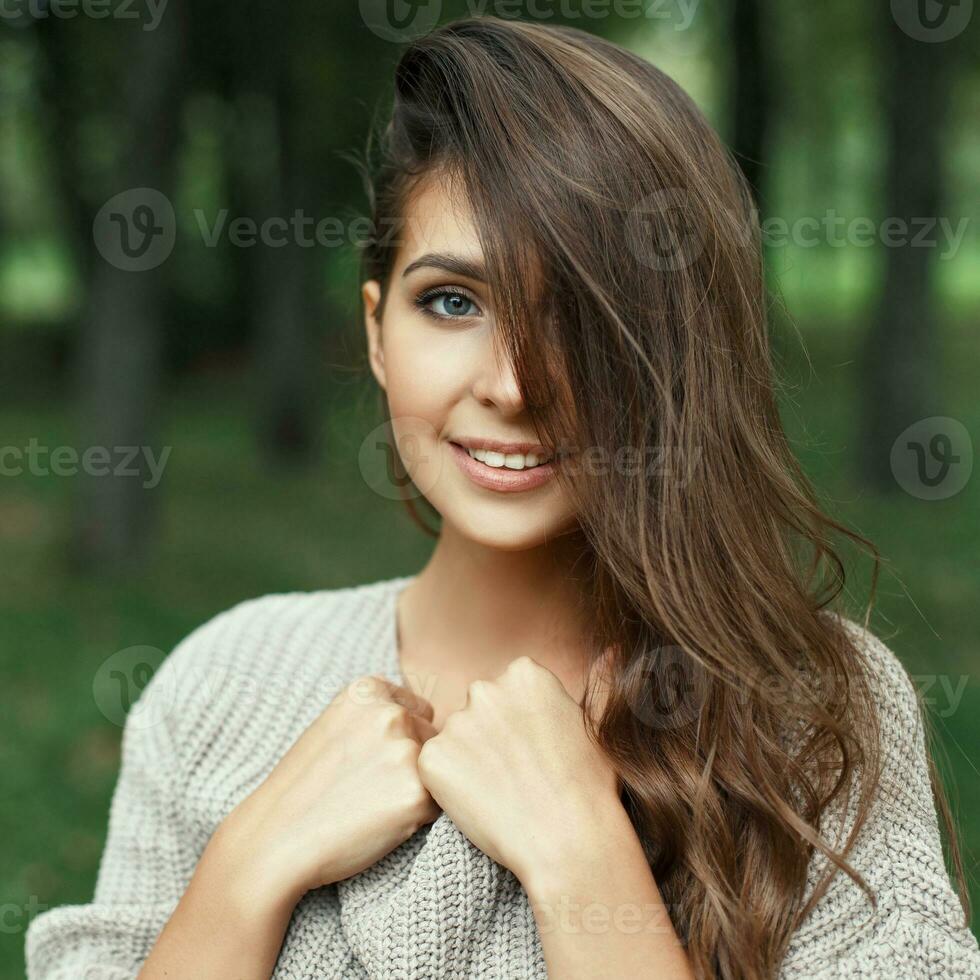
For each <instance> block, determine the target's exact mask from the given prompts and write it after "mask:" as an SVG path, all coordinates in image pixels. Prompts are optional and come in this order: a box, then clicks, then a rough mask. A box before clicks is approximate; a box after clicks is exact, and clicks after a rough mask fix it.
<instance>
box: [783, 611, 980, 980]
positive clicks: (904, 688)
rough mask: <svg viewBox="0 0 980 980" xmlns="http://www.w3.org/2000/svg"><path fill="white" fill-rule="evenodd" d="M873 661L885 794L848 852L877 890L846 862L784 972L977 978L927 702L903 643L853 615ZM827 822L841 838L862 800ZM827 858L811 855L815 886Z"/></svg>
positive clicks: (795, 942) (794, 943)
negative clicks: (932, 761)
mask: <svg viewBox="0 0 980 980" xmlns="http://www.w3.org/2000/svg"><path fill="white" fill-rule="evenodd" d="M844 624H845V627H846V629H847V630H848V632H849V634H850V635H851V636H852V638H853V639H854V640H855V642H856V646H857V647H858V649H859V651H861V652H862V653H863V654H864V656H865V657H866V659H867V662H868V665H869V668H870V670H869V683H868V688H869V691H870V694H871V696H872V697H873V698H874V700H875V703H876V705H877V708H878V712H879V716H880V719H881V740H882V776H881V783H880V788H879V793H878V796H877V798H876V800H875V802H874V804H873V805H872V810H871V812H870V814H869V816H868V818H867V821H866V823H865V824H864V826H863V828H862V830H861V832H860V833H859V834H858V837H857V839H856V841H855V843H854V847H853V850H852V852H851V853H850V855H849V861H850V863H851V865H852V866H853V867H854V869H855V870H856V871H858V872H859V873H860V874H861V875H862V876H863V877H864V879H865V881H866V882H867V883H868V885H869V886H870V887H871V889H872V890H873V891H874V893H875V894H876V896H877V902H878V907H877V909H876V910H872V908H871V905H870V902H869V901H868V899H867V897H866V896H865V894H864V892H863V891H862V890H861V889H860V888H859V886H858V885H857V884H855V883H854V882H853V880H852V879H851V878H850V877H849V876H848V875H846V874H845V873H844V872H840V871H839V872H838V873H837V874H836V876H835V877H834V879H833V881H832V883H831V885H830V887H829V888H828V889H827V891H826V892H825V893H824V895H823V896H822V898H821V899H820V900H819V902H818V903H817V905H816V906H815V908H814V909H813V910H812V912H811V914H810V915H809V916H808V917H807V919H806V920H805V921H804V923H803V924H802V925H801V927H800V928H799V929H798V930H797V932H796V933H795V934H794V935H793V937H792V939H791V941H790V946H789V949H788V952H787V955H786V957H785V958H784V961H783V965H782V967H781V970H780V974H779V976H780V978H781V980H802V978H804V977H805V978H807V980H831V978H839V977H860V978H869V980H870V978H876V980H877V978H880V977H902V978H909V980H912V978H916V980H918V978H926V977H928V978H937V980H961V978H962V980H976V978H978V977H980V951H978V947H977V940H976V938H975V937H974V935H973V934H972V933H971V931H970V930H969V928H968V926H967V924H966V921H965V916H964V912H963V909H962V907H961V905H960V902H959V899H958V898H957V895H956V893H955V891H954V889H953V887H952V884H951V882H950V878H949V874H948V872H947V870H946V865H945V862H944V858H943V851H942V844H941V838H940V833H939V820H938V815H937V811H936V806H935V802H934V800H933V796H932V789H931V785H930V781H929V769H928V757H927V754H926V752H927V748H926V740H925V730H924V725H923V715H922V709H921V708H920V705H919V700H918V695H917V693H916V690H915V688H914V686H913V684H912V680H911V678H910V677H909V675H908V674H907V673H906V671H905V668H904V667H903V666H902V665H901V663H900V662H899V661H898V659H897V658H896V657H895V655H894V653H892V652H891V650H889V649H888V647H887V646H885V644H884V643H882V642H881V640H879V639H878V638H877V637H875V636H874V635H873V634H872V633H870V632H869V631H867V630H865V629H863V628H862V627H860V626H858V625H857V624H855V623H853V622H850V621H848V620H845V621H844ZM828 817H829V819H828V820H827V821H826V822H825V823H824V825H823V828H822V829H823V830H824V834H825V836H827V837H828V838H829V839H830V841H831V842H835V841H836V842H837V843H839V844H842V843H843V842H844V840H846V837H847V834H848V832H849V831H850V829H851V827H853V821H854V818H855V812H854V808H853V807H850V808H848V810H847V811H844V812H842V810H841V808H838V809H837V811H836V812H832V813H830V814H829V815H828ZM825 868H826V859H825V858H823V856H822V855H817V857H815V859H814V861H813V862H812V864H811V869H810V875H809V885H808V893H807V894H808V895H809V893H810V889H812V887H813V885H814V883H815V881H816V879H817V877H818V876H819V873H822V872H823V870H824V869H825Z"/></svg>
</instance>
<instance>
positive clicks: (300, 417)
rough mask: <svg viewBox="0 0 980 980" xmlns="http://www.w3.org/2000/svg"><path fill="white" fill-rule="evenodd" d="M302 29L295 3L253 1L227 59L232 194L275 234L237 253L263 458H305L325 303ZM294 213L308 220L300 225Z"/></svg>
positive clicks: (312, 441) (313, 430)
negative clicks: (233, 115)
mask: <svg viewBox="0 0 980 980" xmlns="http://www.w3.org/2000/svg"><path fill="white" fill-rule="evenodd" d="M308 31H309V24H308V19H307V18H306V17H305V16H304V14H303V11H302V10H299V9H295V8H284V7H283V6H282V5H280V4H277V3H275V2H273V0H256V2H255V3H254V5H253V6H252V7H251V8H250V15H249V20H248V23H247V24H244V25H241V35H240V39H241V46H240V51H239V55H240V56H239V58H237V59H236V61H235V64H234V67H233V71H235V72H236V74H237V77H238V84H239V91H240V92H241V93H242V94H241V96H240V97H239V100H238V108H239V116H240V120H239V125H238V126H237V127H236V128H237V133H238V139H239V140H240V141H241V142H240V144H239V145H238V147H237V150H236V152H235V153H234V158H233V159H232V160H230V161H229V175H230V178H231V181H232V184H233V187H234V194H235V196H236V197H237V198H238V199H240V200H241V201H242V203H243V204H244V205H245V208H246V213H247V214H249V215H250V216H252V217H254V218H255V220H256V221H257V222H258V223H259V226H260V228H261V226H262V224H263V223H264V222H265V221H267V220H268V219H270V218H274V219H276V221H277V222H278V227H277V228H276V229H275V230H274V235H275V239H276V241H279V240H280V239H281V240H282V243H281V244H274V243H273V242H271V241H262V239H261V238H260V240H259V244H257V245H256V246H255V247H253V248H250V249H248V250H247V252H246V253H245V254H244V255H242V256H240V257H239V258H240V261H242V262H243V263H244V265H245V267H246V268H247V270H248V286H249V292H250V295H251V301H250V303H249V317H250V319H251V326H250V331H249V332H250V335H251V338H252V350H253V358H252V361H253V365H254V371H255V375H254V389H255V430H256V438H257V442H258V445H259V448H260V451H261V452H262V454H263V456H264V457H265V458H266V459H267V460H269V461H270V462H286V463H304V462H307V461H308V460H309V459H311V458H312V456H313V454H314V451H315V448H316V442H317V425H316V420H317V415H318V413H317V411H316V397H315V393H316V377H317V376H316V371H315V366H316V343H315V337H316V327H317V326H318V324H319V323H320V320H321V318H322V316H323V311H322V309H321V306H322V303H321V301H320V298H319V296H318V290H317V278H316V277H317V271H318V269H320V268H321V267H322V248H321V246H319V245H317V244H315V241H314V227H313V225H314V224H315V221H316V220H318V218H319V217H320V215H318V214H317V202H316V200H315V199H314V197H313V194H314V191H315V189H316V185H317V182H322V181H325V180H329V174H327V173H325V169H326V168H325V167H324V166H323V165H322V162H321V161H319V160H318V159H317V157H316V154H315V152H313V151H312V146H313V144H314V136H313V133H312V128H313V127H312V125H311V112H310V104H309V100H308V98H307V97H306V96H303V95H302V94H301V90H302V87H303V78H302V75H298V73H297V70H296V67H295V62H297V61H298V60H299V58H298V54H297V52H298V39H299V38H302V37H303V36H305V35H306V33H308ZM297 212H301V213H302V214H301V216H302V218H304V219H311V218H312V219H313V223H312V224H311V223H310V222H309V220H307V222H306V224H305V225H304V226H302V227H298V228H297V227H296V226H295V225H294V221H293V219H294V216H295V215H296V214H297ZM283 222H285V227H283ZM300 238H302V239H303V240H306V242H307V244H305V245H304V244H301V241H300ZM319 292H320V293H322V289H321V290H319Z"/></svg>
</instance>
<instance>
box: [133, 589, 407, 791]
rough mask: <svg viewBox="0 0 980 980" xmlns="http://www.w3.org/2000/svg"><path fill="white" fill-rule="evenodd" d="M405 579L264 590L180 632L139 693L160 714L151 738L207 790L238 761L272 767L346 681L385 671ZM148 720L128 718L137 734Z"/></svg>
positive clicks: (185, 777) (191, 782)
mask: <svg viewBox="0 0 980 980" xmlns="http://www.w3.org/2000/svg"><path fill="white" fill-rule="evenodd" d="M405 581H407V579H404V578H395V579H385V580H381V581H377V582H372V583H368V584H364V585H355V586H348V587H344V588H337V589H324V590H319V591H313V592H284V593H271V594H268V595H262V596H257V597H254V598H250V599H246V600H244V601H242V602H239V603H237V604H236V605H235V606H233V607H231V608H230V609H226V610H223V611H222V612H219V613H218V614H216V615H215V616H213V617H212V618H211V619H209V620H207V621H206V622H205V623H203V624H201V625H200V626H198V627H197V628H196V629H194V630H193V631H192V632H191V633H190V634H188V635H187V636H186V637H185V638H184V639H183V640H181V641H180V643H178V644H177V645H176V646H175V647H174V649H173V650H172V651H171V652H170V654H169V655H168V656H167V657H166V658H165V659H164V660H163V662H162V664H161V665H160V667H159V668H158V670H157V671H156V673H155V674H154V675H153V677H152V679H151V681H150V683H149V684H148V685H147V687H146V688H145V689H144V691H143V695H142V696H141V699H140V700H141V701H144V700H146V701H148V702H150V704H149V710H147V711H146V712H145V713H144V717H145V718H147V719H149V720H150V721H152V722H156V721H162V722H163V724H159V725H158V724H153V726H152V729H151V731H152V738H153V739H155V740H163V739H165V740H166V742H167V743H168V744H169V745H170V746H171V751H172V753H173V757H174V758H173V763H174V765H175V766H176V767H177V768H176V772H177V774H179V777H180V779H181V780H182V781H183V782H184V784H185V786H187V787H188V788H189V789H193V788H194V787H195V786H197V787H198V788H201V790H202V792H207V791H208V790H207V789H206V788H202V787H206V786H207V785H208V784H210V783H213V781H214V780H217V779H221V778H223V777H222V776H221V772H220V770H221V767H222V766H225V767H228V766H231V765H232V764H234V766H235V767H237V768H236V770H235V771H236V772H239V773H252V772H254V773H256V774H258V773H261V772H264V771H266V770H267V769H268V768H269V766H270V765H271V764H273V763H274V761H275V760H276V759H277V758H278V756H279V755H281V754H282V753H283V752H284V751H285V750H286V749H287V748H288V747H289V745H290V744H292V742H293V741H295V739H296V738H297V737H298V736H299V734H301V733H302V731H303V729H304V728H305V727H306V726H307V725H309V724H310V723H311V722H312V721H313V720H314V719H315V718H316V717H317V715H319V714H320V713H321V712H322V711H323V709H324V708H325V707H326V706H327V705H328V704H329V703H330V701H331V700H333V698H334V697H335V696H336V694H337V693H338V692H339V691H340V690H341V689H342V688H343V687H344V686H346V684H348V683H349V682H350V681H351V680H353V679H354V678H356V677H359V676H362V675H364V674H373V673H379V672H383V671H384V670H385V669H386V667H388V666H389V664H390V657H391V651H392V640H393V630H394V620H393V599H394V596H395V594H396V593H397V591H398V586H399V585H400V584H401V583H403V582H405ZM134 707H139V704H137V705H136V706H134ZM131 713H132V712H131ZM141 727H145V726H141V725H140V723H139V722H137V723H135V724H133V723H131V721H130V720H129V719H128V718H127V723H126V728H127V732H129V731H130V730H131V729H134V730H133V731H132V734H131V735H130V736H129V737H130V738H131V739H134V738H137V737H138V738H140V740H141V741H145V739H144V738H143V735H142V734H141V733H140V731H139V729H140V728H141ZM126 737H127V736H126V734H124V738H126ZM231 772H232V770H229V773H231ZM229 773H226V775H228V774H229Z"/></svg>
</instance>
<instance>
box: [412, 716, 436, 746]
mask: <svg viewBox="0 0 980 980" xmlns="http://www.w3.org/2000/svg"><path fill="white" fill-rule="evenodd" d="M412 726H413V727H414V729H415V737H416V738H417V739H418V743H419V745H424V744H425V743H426V742H427V741H428V740H429V739H430V738H432V736H433V735H438V734H439V732H438V731H437V730H436V727H435V725H433V724H432V722H431V721H430V720H429V719H428V718H423V717H422V716H421V715H412Z"/></svg>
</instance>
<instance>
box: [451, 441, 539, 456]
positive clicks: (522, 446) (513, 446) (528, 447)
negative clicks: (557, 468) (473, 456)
mask: <svg viewBox="0 0 980 980" xmlns="http://www.w3.org/2000/svg"><path fill="white" fill-rule="evenodd" d="M451 442H453V443H454V444H455V445H457V446H462V447H463V448H464V449H488V450H490V451H491V452H495V453H521V454H522V455H524V456H526V455H527V454H528V453H534V454H535V455H536V456H553V455H554V453H553V452H552V451H551V450H550V449H549V448H548V447H547V446H542V445H541V443H540V442H499V441H498V440H496V439H482V438H480V437H479V436H460V437H459V438H458V439H452V440H451Z"/></svg>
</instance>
